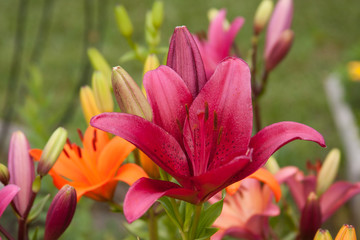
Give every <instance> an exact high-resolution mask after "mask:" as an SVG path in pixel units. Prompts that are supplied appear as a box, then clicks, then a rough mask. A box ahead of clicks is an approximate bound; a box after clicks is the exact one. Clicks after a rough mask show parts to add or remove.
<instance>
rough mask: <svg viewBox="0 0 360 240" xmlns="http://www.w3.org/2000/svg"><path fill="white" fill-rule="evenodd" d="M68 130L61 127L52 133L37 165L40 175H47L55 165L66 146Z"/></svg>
mask: <svg viewBox="0 0 360 240" xmlns="http://www.w3.org/2000/svg"><path fill="white" fill-rule="evenodd" d="M67 135H68V134H67V131H66V129H65V128H62V127H59V128H57V129H56V130H55V132H54V133H53V134H52V135H51V137H50V138H49V140H48V141H47V143H46V145H45V147H44V150H43V152H42V154H41V157H40V161H39V165H38V167H37V173H38V174H39V175H40V176H42V177H43V176H45V175H46V174H47V173H48V172H49V171H50V169H51V168H52V167H53V166H54V164H55V162H56V160H57V159H58V157H59V155H60V153H61V151H62V150H63V148H64V145H65V143H66V139H67Z"/></svg>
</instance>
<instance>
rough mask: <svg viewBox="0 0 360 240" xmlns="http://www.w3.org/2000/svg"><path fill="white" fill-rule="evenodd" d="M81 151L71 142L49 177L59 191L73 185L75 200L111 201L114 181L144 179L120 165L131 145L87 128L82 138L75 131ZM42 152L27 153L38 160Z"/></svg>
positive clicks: (133, 167)
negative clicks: (80, 142)
mask: <svg viewBox="0 0 360 240" xmlns="http://www.w3.org/2000/svg"><path fill="white" fill-rule="evenodd" d="M79 135H80V138H81V141H82V143H83V148H81V147H79V146H78V145H76V144H74V143H70V141H68V143H67V144H66V145H65V147H64V149H63V151H62V153H61V154H60V156H59V158H58V159H57V161H56V163H55V165H54V166H53V168H52V169H51V170H50V172H49V175H51V177H52V178H53V182H54V185H55V186H56V187H57V188H58V189H60V188H61V187H62V186H64V185H65V184H68V185H70V186H73V187H74V188H75V189H76V192H77V200H78V201H79V199H80V198H81V197H82V196H86V197H89V198H92V199H94V200H96V201H111V200H112V198H113V195H114V192H115V188H116V185H117V182H118V181H122V182H125V183H127V184H129V185H132V184H133V183H134V182H135V181H136V180H138V179H139V178H141V177H148V175H147V174H146V173H145V172H144V170H143V169H142V168H141V167H139V166H138V165H136V164H133V163H127V164H123V165H121V164H122V163H123V161H124V160H125V159H126V157H127V156H128V155H129V154H130V153H131V152H132V151H133V150H134V149H135V146H134V145H132V144H131V143H129V142H127V141H125V140H124V139H122V138H119V137H113V138H109V136H108V133H106V132H103V131H101V130H98V129H95V128H93V127H88V129H87V130H86V132H85V135H84V136H82V134H81V132H79ZM41 153H42V151H41V150H40V149H33V150H31V152H30V154H31V155H32V156H33V157H34V159H35V160H39V159H40V156H41Z"/></svg>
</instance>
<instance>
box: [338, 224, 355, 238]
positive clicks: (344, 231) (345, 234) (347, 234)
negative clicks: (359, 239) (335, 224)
mask: <svg viewBox="0 0 360 240" xmlns="http://www.w3.org/2000/svg"><path fill="white" fill-rule="evenodd" d="M335 240H356V233H355V228H354V227H353V226H352V225H347V224H344V225H343V226H342V227H341V229H340V230H339V232H338V234H337V235H336V238H335Z"/></svg>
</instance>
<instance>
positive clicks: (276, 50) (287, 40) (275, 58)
mask: <svg viewBox="0 0 360 240" xmlns="http://www.w3.org/2000/svg"><path fill="white" fill-rule="evenodd" d="M293 40H294V32H293V31H292V30H290V29H288V30H285V31H284V32H283V33H282V34H281V35H280V37H279V39H278V41H277V42H276V43H275V45H274V46H273V48H272V49H271V52H270V54H269V55H268V56H267V58H266V59H265V62H266V71H267V72H270V71H271V70H272V69H274V68H275V67H276V66H277V65H278V64H279V63H280V62H281V60H283V59H284V57H285V56H286V54H287V53H288V52H289V50H290V48H291V45H292V43H293Z"/></svg>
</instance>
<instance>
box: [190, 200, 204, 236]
mask: <svg viewBox="0 0 360 240" xmlns="http://www.w3.org/2000/svg"><path fill="white" fill-rule="evenodd" d="M202 206H203V205H202V204H200V205H196V206H195V213H194V220H193V222H192V227H191V230H190V231H191V232H190V237H189V239H195V238H196V230H197V228H198V225H199V220H200V215H201V210H202Z"/></svg>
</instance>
